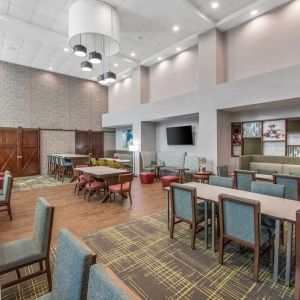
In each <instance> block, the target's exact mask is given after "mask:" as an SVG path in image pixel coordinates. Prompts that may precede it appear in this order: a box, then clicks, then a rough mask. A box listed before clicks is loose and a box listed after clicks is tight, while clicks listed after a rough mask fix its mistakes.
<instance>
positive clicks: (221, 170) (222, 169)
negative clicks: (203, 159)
mask: <svg viewBox="0 0 300 300" xmlns="http://www.w3.org/2000/svg"><path fill="white" fill-rule="evenodd" d="M217 172H218V176H220V177H229V171H228V166H218V167H217Z"/></svg>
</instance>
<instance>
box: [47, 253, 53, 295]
mask: <svg viewBox="0 0 300 300" xmlns="http://www.w3.org/2000/svg"><path fill="white" fill-rule="evenodd" d="M45 264H46V273H47V280H48V289H49V292H51V291H52V279H51V268H50V261H49V257H47V258H46V259H45Z"/></svg>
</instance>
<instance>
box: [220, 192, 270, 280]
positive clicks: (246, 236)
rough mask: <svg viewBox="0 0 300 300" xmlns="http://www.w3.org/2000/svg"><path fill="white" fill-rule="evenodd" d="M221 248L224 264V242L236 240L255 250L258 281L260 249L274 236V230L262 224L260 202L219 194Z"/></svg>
mask: <svg viewBox="0 0 300 300" xmlns="http://www.w3.org/2000/svg"><path fill="white" fill-rule="evenodd" d="M219 217H220V246H219V247H220V250H219V262H220V264H223V259H224V243H225V240H226V241H228V240H229V241H234V242H236V243H237V244H239V245H241V246H244V247H247V248H251V249H253V250H254V272H253V279H254V281H255V282H257V281H258V274H259V259H260V250H261V248H263V247H264V246H265V245H266V244H267V243H268V242H269V243H270V241H271V240H272V239H273V238H274V230H272V229H271V228H269V227H266V226H264V225H262V224H261V214H260V202H258V201H254V200H251V199H246V198H241V197H235V196H231V195H226V194H221V195H220V196H219Z"/></svg>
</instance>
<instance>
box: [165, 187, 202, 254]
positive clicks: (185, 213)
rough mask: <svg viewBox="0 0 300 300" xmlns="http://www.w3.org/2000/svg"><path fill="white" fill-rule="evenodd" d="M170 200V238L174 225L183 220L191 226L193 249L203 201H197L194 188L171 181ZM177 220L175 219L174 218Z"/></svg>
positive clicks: (199, 227) (172, 234)
mask: <svg viewBox="0 0 300 300" xmlns="http://www.w3.org/2000/svg"><path fill="white" fill-rule="evenodd" d="M170 189H171V190H170V192H171V193H170V195H171V197H170V200H171V225H170V227H171V230H170V238H171V239H173V236H174V225H175V224H176V223H178V222H185V223H188V224H190V225H191V227H192V231H193V232H192V244H191V246H192V249H195V238H196V233H198V232H199V231H200V230H201V226H200V223H201V222H203V221H204V203H197V193H196V188H193V187H189V186H184V185H181V184H177V183H172V184H171V187H170ZM176 219H177V220H179V221H176V222H175V220H176Z"/></svg>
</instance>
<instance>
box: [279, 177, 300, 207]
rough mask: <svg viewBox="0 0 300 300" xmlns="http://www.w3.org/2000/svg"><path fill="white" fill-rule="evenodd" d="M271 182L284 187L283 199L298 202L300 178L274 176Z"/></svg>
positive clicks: (299, 198)
mask: <svg viewBox="0 0 300 300" xmlns="http://www.w3.org/2000/svg"><path fill="white" fill-rule="evenodd" d="M273 182H274V183H275V184H280V185H284V186H285V198H286V199H290V200H296V201H299V200H300V177H297V176H293V175H283V174H274V175H273Z"/></svg>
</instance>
